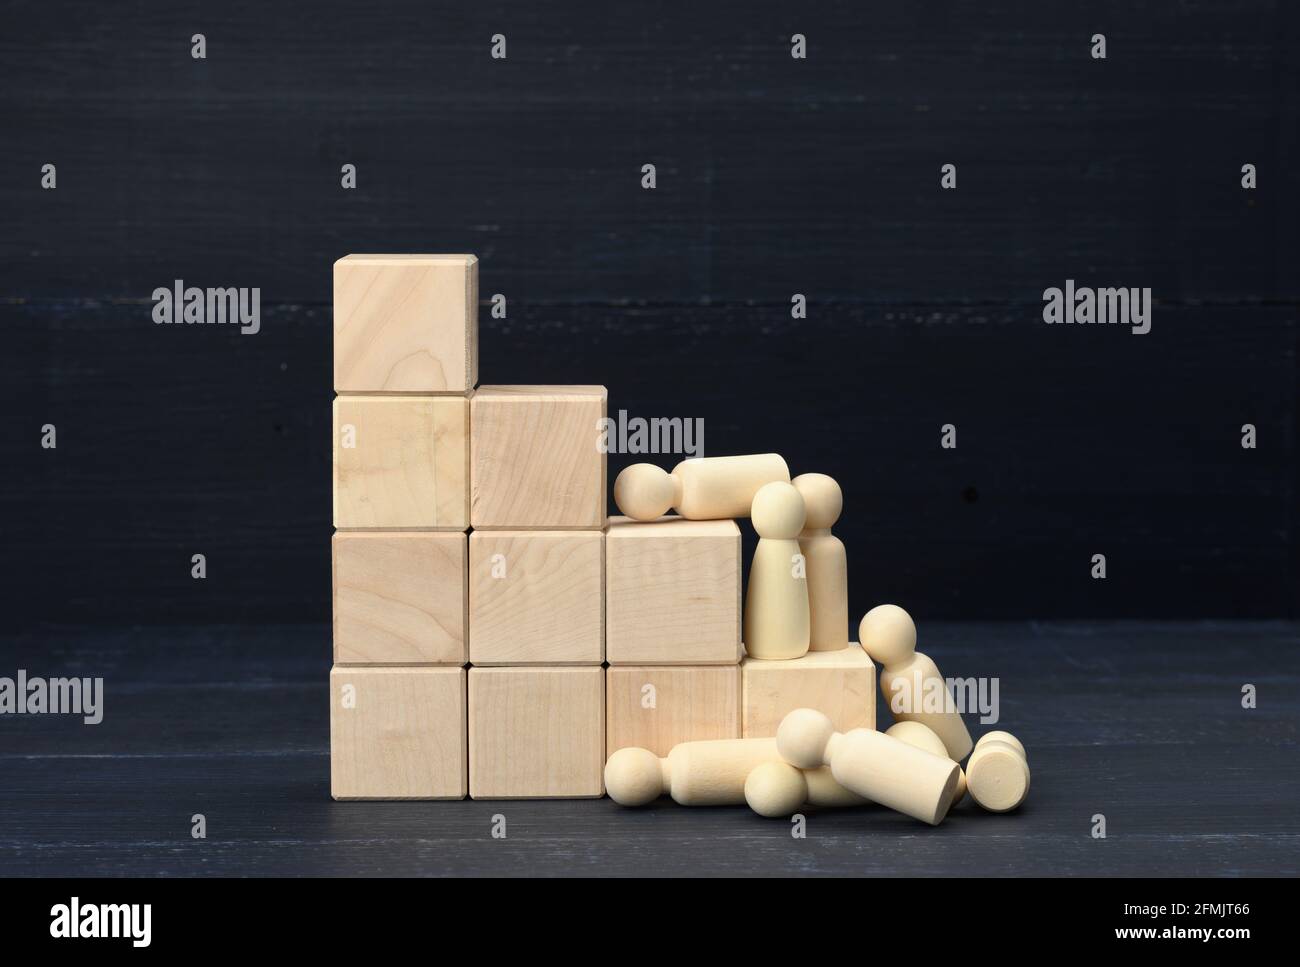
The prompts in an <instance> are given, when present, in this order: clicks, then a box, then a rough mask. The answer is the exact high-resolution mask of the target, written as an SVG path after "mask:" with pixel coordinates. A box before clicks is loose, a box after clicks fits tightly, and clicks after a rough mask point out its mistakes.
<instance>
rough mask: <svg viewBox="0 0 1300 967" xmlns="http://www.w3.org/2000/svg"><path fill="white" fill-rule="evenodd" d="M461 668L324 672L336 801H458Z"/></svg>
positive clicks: (462, 753) (462, 785) (462, 757)
mask: <svg viewBox="0 0 1300 967" xmlns="http://www.w3.org/2000/svg"><path fill="white" fill-rule="evenodd" d="M465 733H466V699H465V669H463V668H359V667H355V666H353V667H347V666H344V667H339V666H336V667H335V668H334V669H333V670H332V671H331V672H330V791H331V793H332V795H333V796H334V798H335V799H464V798H465V792H466V778H467V764H466V751H467V750H466V742H465Z"/></svg>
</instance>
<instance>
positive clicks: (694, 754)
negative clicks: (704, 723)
mask: <svg viewBox="0 0 1300 967" xmlns="http://www.w3.org/2000/svg"><path fill="white" fill-rule="evenodd" d="M780 758H781V757H780V756H779V755H778V754H777V751H776V739H710V740H705V741H701V742H679V743H678V744H677V745H675V746H673V747H672V749H670V750H669V752H668V756H667V758H665V759H663V760H661V761H662V763H663V769H664V788H665V789H667V790H668V794H669V795H670V796H672V798H673V801H674V802H677V803H680V804H681V805H683V806H736V805H740V804H741V803H743V802H744V801H745V779H746V778H748V776H749V774H750V772H752V771H753V769H754V767H755V766H757V765H759V764H760V763H763V762H771V761H773V760H774V759H775V760H779V759H780Z"/></svg>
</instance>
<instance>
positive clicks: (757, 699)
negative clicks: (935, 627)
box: [740, 644, 876, 739]
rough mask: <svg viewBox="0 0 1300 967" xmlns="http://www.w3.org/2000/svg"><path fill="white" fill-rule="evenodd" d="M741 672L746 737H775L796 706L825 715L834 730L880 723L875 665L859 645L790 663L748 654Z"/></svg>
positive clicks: (743, 720) (838, 730)
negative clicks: (877, 718) (750, 656)
mask: <svg viewBox="0 0 1300 967" xmlns="http://www.w3.org/2000/svg"><path fill="white" fill-rule="evenodd" d="M740 671H741V677H742V679H743V683H744V698H743V700H742V707H743V713H742V718H741V728H742V732H743V735H744V737H745V738H747V739H749V738H764V737H767V736H773V735H776V729H777V726H778V725H780V724H781V720H782V719H783V718H785V716H786V715H787V714H789V713H790V712H792V711H794V710H795V709H797V708H812V709H816V710H817V711H819V712H822V713H824V714H825V715H826V716H828V717H829V718H830V720H831V724H832V725H834V727H835V731H836V732H848V731H850V730H852V729H874V728H875V727H876V666H875V664H873V663H872V661H871V659H870V658H869V657H868V656H867V653H866V652H864V651H863V650H862V649H861V648H860V647H859V646H858V645H856V644H851V645H849V647H847V648H843V649H841V650H840V651H810V652H808V654H806V655H804V656H803V657H801V658H793V659H791V660H789V661H760V660H759V659H756V658H746V659H745V660H744V661H743V662H742V663H741V666H740Z"/></svg>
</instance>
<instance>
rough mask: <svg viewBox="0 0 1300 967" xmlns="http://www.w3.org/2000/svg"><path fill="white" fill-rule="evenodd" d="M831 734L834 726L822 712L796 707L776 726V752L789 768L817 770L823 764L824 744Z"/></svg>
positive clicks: (833, 731)
mask: <svg viewBox="0 0 1300 967" xmlns="http://www.w3.org/2000/svg"><path fill="white" fill-rule="evenodd" d="M834 734H835V726H834V725H832V724H831V720H830V719H828V718H827V717H826V716H825V715H823V714H822V713H821V712H818V711H817V710H815V709H811V708H797V709H795V710H794V711H793V712H791V713H790V714H789V715H787V716H786V717H785V718H783V719H782V720H781V724H780V725H779V726H777V729H776V751H777V752H779V753H780V754H781V758H782V759H784V760H785V761H786V762H788V763H790V765H792V766H796V767H797V768H800V769H816V768H817V767H818V766H821V765H825V756H826V745H827V743H828V742H830V740H831V736H832V735H834Z"/></svg>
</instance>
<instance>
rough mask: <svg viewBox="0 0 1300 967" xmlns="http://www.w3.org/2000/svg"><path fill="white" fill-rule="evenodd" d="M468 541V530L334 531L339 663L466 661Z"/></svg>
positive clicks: (335, 656)
mask: <svg viewBox="0 0 1300 967" xmlns="http://www.w3.org/2000/svg"><path fill="white" fill-rule="evenodd" d="M466 544H467V541H466V538H465V535H464V534H463V533H457V534H439V533H431V532H421V531H414V532H410V533H403V532H400V531H341V532H339V533H337V534H335V535H334V541H333V555H332V556H333V571H334V662H335V664H338V665H349V664H353V665H355V664H362V665H464V664H465V663H466V662H467V661H468V660H469V648H468V641H467V637H468V636H467V634H466V629H467V623H468V609H469V593H468V591H469V572H468V570H467V566H466V565H467V558H466V553H467V552H466Z"/></svg>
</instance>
